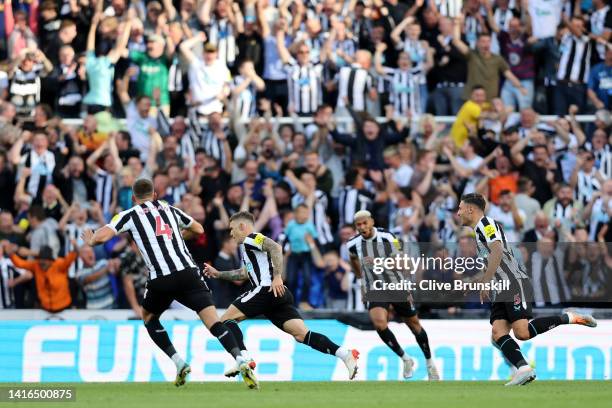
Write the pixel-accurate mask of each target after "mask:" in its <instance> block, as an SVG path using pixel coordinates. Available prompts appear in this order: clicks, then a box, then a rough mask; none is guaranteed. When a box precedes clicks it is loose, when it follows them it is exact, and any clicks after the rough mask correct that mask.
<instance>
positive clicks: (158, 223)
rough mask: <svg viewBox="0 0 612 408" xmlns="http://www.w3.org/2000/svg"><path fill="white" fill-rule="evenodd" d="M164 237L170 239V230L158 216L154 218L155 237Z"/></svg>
mask: <svg viewBox="0 0 612 408" xmlns="http://www.w3.org/2000/svg"><path fill="white" fill-rule="evenodd" d="M161 235H165V236H166V237H167V238H168V239H172V228H170V226H169V225H168V224H166V223H165V222H164V221H162V219H161V217H160V216H159V215H158V216H157V217H155V236H157V237H159V236H161Z"/></svg>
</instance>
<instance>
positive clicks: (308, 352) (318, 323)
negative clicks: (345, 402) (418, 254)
mask: <svg viewBox="0 0 612 408" xmlns="http://www.w3.org/2000/svg"><path fill="white" fill-rule="evenodd" d="M164 324H165V325H166V328H167V330H168V333H169V334H170V336H171V338H172V340H173V342H174V344H175V346H176V349H177V351H178V352H179V353H180V354H182V355H183V356H186V358H187V361H189V362H190V364H191V366H192V374H191V380H192V381H229V380H227V379H226V378H225V377H224V376H223V371H224V370H225V369H226V368H228V367H229V366H230V364H232V360H231V357H230V356H229V355H228V354H227V353H225V351H224V350H223V349H222V347H221V345H220V344H219V342H218V341H217V340H216V339H215V338H214V337H212V336H211V335H210V333H209V332H208V331H207V330H206V329H205V328H204V327H203V325H202V324H201V323H199V322H197V321H193V320H190V321H168V320H166V321H164ZM307 324H308V325H309V327H310V328H311V329H312V330H314V331H317V332H321V333H325V334H326V335H328V336H329V337H330V338H331V339H332V341H334V342H336V343H338V344H341V345H344V346H346V347H351V348H357V349H358V350H359V351H360V352H361V359H360V365H361V369H360V373H359V376H358V379H359V380H400V379H401V373H402V365H401V361H400V359H399V358H398V357H397V356H396V355H395V354H393V352H392V351H391V350H390V349H389V348H388V347H387V346H386V345H385V344H383V343H382V342H381V341H380V338H379V337H378V335H377V334H376V332H375V331H372V330H360V329H357V328H355V327H351V326H347V325H345V324H342V323H339V322H338V321H336V320H307ZM423 326H424V327H425V328H426V330H427V333H428V335H429V339H430V342H431V345H432V351H433V356H434V358H435V360H436V362H437V364H438V367H439V370H440V374H441V376H442V379H443V380H468V381H469V380H498V379H507V378H508V377H509V375H510V372H509V368H508V367H507V366H506V364H505V363H504V362H503V360H502V357H501V354H500V353H499V351H497V350H496V349H495V348H494V347H493V346H492V345H491V343H490V340H489V338H490V330H491V327H490V325H489V322H488V321H486V320H423ZM241 327H242V330H243V332H244V334H245V343H246V345H247V347H248V348H249V349H250V352H251V354H252V356H253V357H254V358H255V359H256V360H257V362H258V368H257V372H258V376H259V378H260V379H261V380H263V381H266V380H268V381H272V380H274V381H330V380H346V376H347V373H346V369H345V367H344V365H343V364H342V363H341V362H340V361H339V360H338V359H337V358H335V357H333V356H329V355H323V354H320V353H318V352H315V351H314V350H312V349H311V348H309V347H307V346H304V345H302V344H298V343H296V342H295V341H294V339H293V338H292V337H291V336H289V335H287V334H284V333H282V332H280V331H279V330H278V329H277V328H276V327H275V326H273V325H272V324H271V323H269V322H267V321H263V320H253V321H248V322H244V323H242V324H241ZM391 329H392V330H393V331H394V332H395V333H396V336H397V338H398V340H399V342H400V343H401V344H403V345H405V346H406V351H407V352H408V353H409V354H410V355H411V356H413V357H414V358H415V359H416V361H417V365H416V370H415V372H414V377H413V379H412V380H415V381H418V380H425V379H426V378H427V373H426V368H425V361H424V358H423V355H422V353H421V351H420V349H419V348H418V346H417V345H416V343H415V341H414V337H413V336H412V334H411V333H410V331H409V330H408V328H407V327H406V326H404V325H399V324H398V323H391ZM611 338H612V320H602V321H600V324H599V327H597V328H596V329H589V328H585V327H577V326H562V327H559V328H557V329H555V330H554V331H553V332H550V333H547V334H544V335H542V336H538V337H536V338H535V339H533V340H531V341H528V342H525V343H522V349H523V352H524V353H525V355H526V356H527V358H528V360H529V361H530V362H531V363H532V364H534V365H535V367H536V370H537V373H538V378H539V379H543V380H579V379H598V380H603V379H609V378H610V376H611V375H612V343H611V342H610V339H611ZM174 376H175V368H174V365H173V363H172V362H171V361H170V359H168V358H167V357H166V356H165V355H164V354H163V352H162V351H160V350H159V349H157V347H156V346H155V345H154V344H153V342H152V341H151V340H150V338H149V336H148V334H147V331H146V329H145V328H144V326H143V325H142V324H141V323H140V322H138V321H127V320H109V321H102V320H91V321H78V320H67V321H34V320H2V321H0V382H58V381H61V382H90V381H97V382H113V381H121V382H125V381H128V382H131V381H140V382H142V381H171V380H173V379H174Z"/></svg>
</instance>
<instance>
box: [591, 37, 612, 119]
mask: <svg viewBox="0 0 612 408" xmlns="http://www.w3.org/2000/svg"><path fill="white" fill-rule="evenodd" d="M611 95H612V46H610V45H609V44H608V46H607V47H606V52H605V59H604V61H603V62H600V63H599V64H597V65H595V66H594V67H593V68H592V69H591V72H590V73H589V82H588V89H587V96H588V97H589V100H590V101H591V103H592V104H593V105H594V106H595V108H597V109H608V110H609V109H610V107H611V106H612V104H611V103H610V102H611V101H612V97H611Z"/></svg>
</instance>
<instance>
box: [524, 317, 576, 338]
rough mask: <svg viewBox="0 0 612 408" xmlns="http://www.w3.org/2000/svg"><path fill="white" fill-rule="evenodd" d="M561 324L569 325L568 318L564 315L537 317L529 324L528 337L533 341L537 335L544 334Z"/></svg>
mask: <svg viewBox="0 0 612 408" xmlns="http://www.w3.org/2000/svg"><path fill="white" fill-rule="evenodd" d="M562 324H569V316H568V315H567V314H565V313H563V314H562V315H561V316H546V317H538V318H536V319H533V320H532V321H530V322H529V336H530V338H531V339H533V338H534V337H535V336H537V335H538V334H542V333H546V332H547V331H549V330H552V329H554V328H555V327H557V326H560V325H562Z"/></svg>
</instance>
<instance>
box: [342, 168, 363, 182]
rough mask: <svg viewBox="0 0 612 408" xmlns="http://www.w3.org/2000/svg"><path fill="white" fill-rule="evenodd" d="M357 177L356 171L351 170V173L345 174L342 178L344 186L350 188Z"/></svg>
mask: <svg viewBox="0 0 612 408" xmlns="http://www.w3.org/2000/svg"><path fill="white" fill-rule="evenodd" d="M358 176H359V172H358V171H357V169H351V171H349V172H347V173H346V174H345V176H344V184H345V185H347V186H352V185H353V184H355V181H357V177H358Z"/></svg>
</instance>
